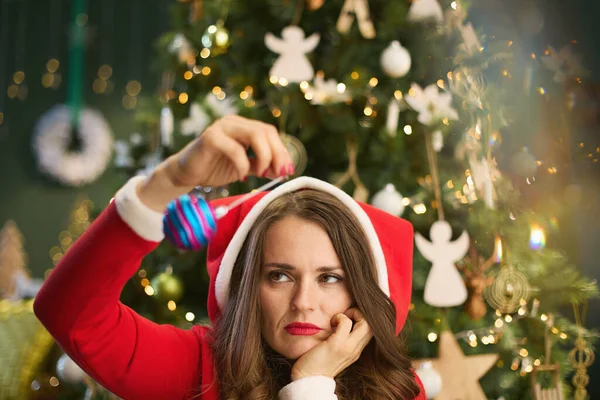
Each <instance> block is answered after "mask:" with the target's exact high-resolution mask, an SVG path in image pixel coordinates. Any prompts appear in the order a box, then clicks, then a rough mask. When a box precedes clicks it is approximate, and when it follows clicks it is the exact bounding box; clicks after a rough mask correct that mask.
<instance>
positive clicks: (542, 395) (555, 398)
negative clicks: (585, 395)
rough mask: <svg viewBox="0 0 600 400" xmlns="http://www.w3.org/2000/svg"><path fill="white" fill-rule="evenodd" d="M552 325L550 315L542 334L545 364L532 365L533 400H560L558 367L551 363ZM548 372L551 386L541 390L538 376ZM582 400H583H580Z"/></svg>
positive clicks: (561, 397)
mask: <svg viewBox="0 0 600 400" xmlns="http://www.w3.org/2000/svg"><path fill="white" fill-rule="evenodd" d="M553 325H554V316H553V315H552V314H550V315H549V316H548V319H547V320H546V329H545V333H544V344H545V349H546V354H545V356H546V357H545V362H544V364H543V365H534V366H533V370H532V371H531V388H532V389H533V398H534V400H562V399H563V396H562V387H561V383H560V381H561V378H560V366H559V365H558V364H552V363H551V359H552V357H551V353H552V343H551V341H550V329H551V328H552V326H553ZM547 372H550V373H551V374H552V386H550V387H544V388H542V385H541V383H540V382H538V376H539V375H540V374H541V373H547ZM581 400H583V399H581Z"/></svg>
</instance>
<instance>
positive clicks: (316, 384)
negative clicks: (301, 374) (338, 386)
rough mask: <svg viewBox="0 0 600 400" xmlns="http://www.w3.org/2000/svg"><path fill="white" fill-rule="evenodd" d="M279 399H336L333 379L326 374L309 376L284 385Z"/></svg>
mask: <svg viewBox="0 0 600 400" xmlns="http://www.w3.org/2000/svg"><path fill="white" fill-rule="evenodd" d="M277 397H278V398H279V400H314V399H319V400H337V396H336V395H335V380H333V379H331V378H329V377H326V376H309V377H306V378H302V379H298V380H297V381H293V382H292V383H290V384H288V385H286V386H284V388H283V389H281V390H280V391H279V394H278V396H277Z"/></svg>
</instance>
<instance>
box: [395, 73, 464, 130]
mask: <svg viewBox="0 0 600 400" xmlns="http://www.w3.org/2000/svg"><path fill="white" fill-rule="evenodd" d="M404 101H406V103H407V104H408V105H409V106H410V107H411V108H412V109H413V110H415V111H416V112H418V113H419V116H418V118H417V120H418V121H419V122H420V123H422V124H423V125H426V126H431V125H434V124H437V123H439V122H441V121H442V120H443V119H444V118H448V119H453V120H456V119H458V113H457V112H456V110H455V109H454V108H452V94H450V93H448V92H441V93H440V92H439V91H438V87H437V85H435V84H432V85H429V86H427V87H426V88H425V89H422V88H421V86H419V85H417V84H416V83H413V84H412V85H411V86H410V90H409V91H408V95H406V96H404Z"/></svg>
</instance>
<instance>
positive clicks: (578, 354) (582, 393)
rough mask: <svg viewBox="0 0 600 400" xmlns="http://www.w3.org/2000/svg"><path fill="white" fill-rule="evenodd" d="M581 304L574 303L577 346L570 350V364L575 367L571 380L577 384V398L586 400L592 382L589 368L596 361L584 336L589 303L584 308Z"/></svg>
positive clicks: (574, 384)
mask: <svg viewBox="0 0 600 400" xmlns="http://www.w3.org/2000/svg"><path fill="white" fill-rule="evenodd" d="M579 307H580V306H579V305H576V304H575V303H573V312H574V313H575V324H576V325H577V331H578V332H577V339H576V340H575V348H574V349H573V350H571V351H570V352H569V364H570V365H571V366H572V367H573V368H574V369H575V376H573V379H572V381H571V382H573V386H575V400H585V399H586V398H587V390H586V389H585V388H586V386H587V385H588V383H589V382H590V377H589V375H588V374H587V369H588V368H589V367H590V366H591V365H592V364H593V363H594V358H595V355H594V352H593V351H592V349H591V348H590V346H589V344H588V343H587V341H586V340H585V338H584V337H583V321H585V316H586V314H587V303H584V304H583V306H582V310H580V309H579Z"/></svg>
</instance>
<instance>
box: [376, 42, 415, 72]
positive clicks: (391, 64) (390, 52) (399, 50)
mask: <svg viewBox="0 0 600 400" xmlns="http://www.w3.org/2000/svg"><path fill="white" fill-rule="evenodd" d="M380 62H381V68H382V69H383V72H385V73H386V74H387V75H388V76H390V77H392V78H401V77H403V76H404V75H406V74H407V73H408V71H409V70H410V63H411V59H410V53H409V52H408V50H406V48H405V47H402V45H401V44H400V42H399V41H397V40H394V41H393V42H392V43H390V45H389V46H388V47H386V48H385V50H384V51H383V53H381V59H380Z"/></svg>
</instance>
